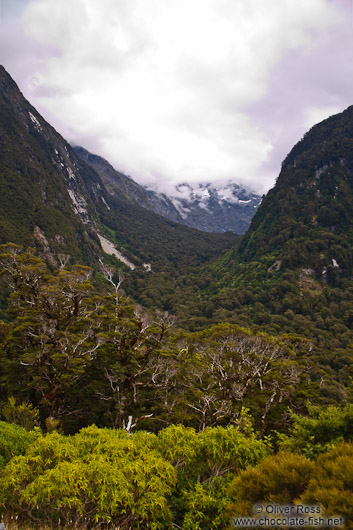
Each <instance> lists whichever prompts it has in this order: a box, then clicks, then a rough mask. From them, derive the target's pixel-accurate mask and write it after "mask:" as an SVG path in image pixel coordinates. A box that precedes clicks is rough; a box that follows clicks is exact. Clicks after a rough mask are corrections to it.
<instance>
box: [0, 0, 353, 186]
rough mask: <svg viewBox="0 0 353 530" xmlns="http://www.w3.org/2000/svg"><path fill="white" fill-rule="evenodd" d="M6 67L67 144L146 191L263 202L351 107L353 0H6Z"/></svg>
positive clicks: (1, 17)
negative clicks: (230, 188) (294, 156)
mask: <svg viewBox="0 0 353 530" xmlns="http://www.w3.org/2000/svg"><path fill="white" fill-rule="evenodd" d="M0 62H1V64H3V65H4V66H5V68H6V69H7V70H8V72H9V73H10V74H11V75H12V77H13V78H14V79H15V81H16V82H17V84H18V85H19V87H20V89H21V90H22V92H23V93H24V95H25V96H26V98H27V99H29V100H30V102H31V103H32V105H34V106H35V107H36V108H37V109H38V111H39V112H40V113H41V114H42V115H43V116H44V117H45V118H46V119H47V120H48V121H49V122H50V123H51V124H52V125H53V126H54V127H55V128H56V129H57V130H58V131H59V132H60V133H61V134H62V135H63V136H64V137H65V138H66V139H67V140H68V141H69V142H71V143H73V144H79V145H83V146H84V147H86V148H87V149H89V150H90V151H92V152H94V153H97V154H100V155H101V156H104V157H105V158H107V159H108V160H109V161H110V162H111V163H112V164H113V165H114V166H115V167H116V168H117V169H120V170H121V171H124V172H125V173H127V174H129V175H131V176H132V177H133V178H134V179H135V180H136V181H138V182H140V183H144V184H148V185H152V186H156V187H158V188H159V189H163V190H168V189H170V186H171V185H173V184H175V183H181V182H200V181H202V182H217V181H220V180H221V181H222V180H223V181H224V180H228V179H231V180H232V181H234V182H237V183H243V184H247V185H248V186H250V187H251V188H252V189H254V190H255V191H257V192H259V193H264V192H266V191H267V190H268V189H269V188H271V187H272V186H273V185H274V182H275V179H276V177H277V176H278V173H279V169H280V164H281V161H282V160H283V158H284V157H285V156H286V155H287V153H288V152H289V151H290V149H291V148H292V147H293V145H294V144H295V143H296V142H297V141H298V140H300V138H301V137H302V136H303V134H304V133H305V131H307V130H308V129H309V128H310V127H311V126H312V125H314V124H315V123H317V122H318V121H321V120H322V119H324V118H326V117H328V116H330V115H332V114H335V113H337V112H341V111H342V110H344V109H345V108H346V107H347V106H349V105H350V104H353V16H352V0H0Z"/></svg>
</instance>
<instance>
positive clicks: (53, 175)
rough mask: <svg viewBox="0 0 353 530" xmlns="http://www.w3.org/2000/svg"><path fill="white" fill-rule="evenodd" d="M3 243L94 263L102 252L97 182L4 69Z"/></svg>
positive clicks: (0, 140)
mask: <svg viewBox="0 0 353 530" xmlns="http://www.w3.org/2000/svg"><path fill="white" fill-rule="evenodd" d="M0 153H1V156H0V241H1V243H5V242H7V241H13V242H15V243H19V244H24V245H34V246H36V247H37V248H38V250H39V249H40V251H42V252H44V253H45V254H46V256H47V257H49V256H50V259H51V260H52V262H55V261H56V258H55V255H57V254H58V253H65V254H70V255H71V256H72V258H73V259H74V260H75V261H81V262H84V263H92V261H94V255H95V254H96V253H97V250H98V248H99V241H98V238H97V235H96V232H97V226H96V223H97V216H96V213H95V207H94V205H93V203H92V200H91V199H90V196H91V195H94V194H95V193H96V192H97V191H98V189H97V187H98V186H99V185H100V180H99V177H98V179H97V180H96V181H92V180H90V178H89V177H88V174H87V175H86V177H85V179H84V178H83V176H82V164H81V163H80V161H79V160H78V159H77V157H76V155H75V154H74V152H73V151H72V149H71V147H70V145H69V144H68V143H67V142H66V141H65V140H64V139H63V138H62V137H61V136H60V135H59V134H58V133H57V132H56V131H55V130H54V129H53V128H52V127H51V126H50V125H49V124H48V123H47V122H46V121H45V120H44V118H43V117H42V116H41V115H40V114H39V113H38V112H37V110H36V109H35V108H34V107H32V105H30V103H29V102H28V101H26V100H25V98H24V97H23V95H22V94H21V92H20V91H19V89H18V87H17V85H16V83H15V82H14V81H13V79H12V78H11V77H10V75H9V74H8V73H7V72H6V71H5V69H4V68H3V67H0Z"/></svg>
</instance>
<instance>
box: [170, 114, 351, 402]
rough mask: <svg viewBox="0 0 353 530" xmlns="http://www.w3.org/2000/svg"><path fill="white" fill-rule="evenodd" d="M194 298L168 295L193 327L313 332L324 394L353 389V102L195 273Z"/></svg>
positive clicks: (300, 148)
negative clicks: (238, 234) (230, 241)
mask: <svg viewBox="0 0 353 530" xmlns="http://www.w3.org/2000/svg"><path fill="white" fill-rule="evenodd" d="M181 289H183V287H181ZM189 298H191V299H192V300H194V302H192V303H189V305H188V307H185V305H183V304H182V302H181V300H182V295H181V294H180V292H176V294H175V295H174V296H172V297H171V298H170V299H169V300H168V303H169V307H170V311H172V312H174V313H176V314H177V315H178V316H179V318H182V319H183V323H184V325H185V326H188V327H189V328H190V329H199V328H202V327H204V326H205V325H207V324H206V323H208V324H209V323H219V322H225V321H227V322H231V323H234V324H237V325H240V326H244V327H250V328H251V329H253V330H257V331H261V332H267V333H270V334H274V335H276V334H283V333H286V334H290V336H293V335H297V336H301V337H306V339H307V340H308V341H309V342H310V344H311V353H310V356H309V357H308V359H310V360H311V361H313V362H314V363H315V366H316V372H315V374H314V376H313V377H314V379H315V380H316V381H317V382H320V389H318V392H320V394H321V396H322V397H323V399H324V400H325V401H326V402H330V401H332V400H334V401H342V400H345V399H348V398H349V396H351V379H350V375H351V373H352V368H353V366H352V344H353V107H349V108H348V109H347V110H346V111H344V112H343V113H341V114H338V115H336V116H332V117H330V118H328V119H327V120H325V121H323V122H322V123H319V124H318V125H316V126H314V127H313V128H312V129H311V130H310V131H308V132H307V133H306V134H305V136H304V138H303V139H302V140H301V141H300V142H298V144H297V145H295V146H294V148H293V149H292V150H291V152H290V153H289V154H288V156H287V157H286V158H285V160H284V162H283V164H282V169H281V172H280V175H279V177H278V179H277V182H276V185H275V186H274V188H273V189H272V190H271V191H270V192H269V193H268V194H267V196H266V197H265V198H264V199H263V201H262V203H261V205H260V206H259V208H258V210H257V212H256V214H255V216H254V218H253V220H252V222H251V225H250V228H249V230H248V231H247V233H246V234H245V235H244V237H243V238H242V240H241V241H240V244H239V246H237V247H234V248H233V249H231V250H230V251H228V252H227V253H225V254H223V255H222V256H221V257H220V258H218V259H217V260H215V261H214V262H213V263H212V264H211V265H206V266H205V267H204V268H203V269H202V272H201V273H200V274H199V275H198V277H194V283H193V294H192V296H190V294H189ZM196 301H197V303H196ZM189 307H190V311H189V310H188V308H189Z"/></svg>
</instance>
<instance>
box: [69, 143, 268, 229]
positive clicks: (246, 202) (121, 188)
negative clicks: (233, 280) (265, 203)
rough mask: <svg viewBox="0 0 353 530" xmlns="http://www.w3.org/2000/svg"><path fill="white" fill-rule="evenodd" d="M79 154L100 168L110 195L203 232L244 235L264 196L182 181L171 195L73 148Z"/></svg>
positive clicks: (233, 186)
mask: <svg viewBox="0 0 353 530" xmlns="http://www.w3.org/2000/svg"><path fill="white" fill-rule="evenodd" d="M74 150H75V152H76V154H77V155H78V156H79V157H80V158H81V159H82V160H84V161H85V162H87V163H88V164H89V165H90V166H92V167H93V168H94V169H95V170H96V171H98V173H99V175H100V177H101V179H102V180H103V181H104V184H105V186H106V188H107V190H108V191H109V192H110V193H111V194H115V195H120V194H121V193H123V194H124V195H127V196H128V197H129V198H130V199H131V200H132V201H136V202H138V204H139V205H140V206H143V207H144V208H146V209H147V210H150V211H152V212H155V213H157V214H158V215H161V216H163V217H166V218H167V219H170V220H171V221H175V222H177V223H181V224H183V225H186V226H189V227H191V228H197V229H198V230H202V231H204V232H227V231H233V232H235V233H237V234H244V233H245V232H246V230H247V229H248V227H249V225H250V221H251V219H252V217H253V216H254V214H255V212H256V210H257V208H258V206H259V204H260V202H261V197H260V196H259V195H256V194H255V193H252V192H250V191H248V190H246V189H245V188H242V187H241V186H238V185H237V184H234V183H226V184H223V185H218V186H215V185H212V184H196V185H190V184H180V185H178V186H176V187H175V189H174V191H173V192H172V193H171V194H170V195H166V194H165V193H159V192H158V191H157V190H154V189H149V188H145V187H143V186H140V185H139V184H137V183H136V182H134V181H133V180H132V179H131V178H130V177H127V176H126V175H124V174H123V173H120V172H119V171H116V170H115V169H114V168H113V167H112V166H111V165H110V164H109V162H107V161H106V160H104V158H101V157H100V156H97V155H93V154H92V153H89V152H88V151H87V150H86V149H84V148H83V147H74Z"/></svg>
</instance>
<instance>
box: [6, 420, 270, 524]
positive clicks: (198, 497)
mask: <svg viewBox="0 0 353 530" xmlns="http://www.w3.org/2000/svg"><path fill="white" fill-rule="evenodd" d="M190 442H192V443H190ZM267 452H268V448H267V447H266V445H265V444H264V443H263V442H261V441H258V440H256V437H255V436H254V434H251V435H249V434H248V435H245V434H242V433H241V432H240V431H239V430H238V429H236V428H234V427H231V428H228V429H223V428H216V429H212V428H211V429H206V430H205V431H203V432H201V433H199V434H197V433H196V432H195V430H193V429H188V428H185V427H182V426H173V427H169V428H167V429H165V430H162V431H161V432H160V433H159V436H158V437H157V436H155V435H153V434H147V433H144V432H137V433H134V434H131V435H130V436H129V435H128V434H127V432H126V431H125V430H109V429H98V428H97V427H95V426H91V427H88V428H86V429H83V430H81V431H80V432H79V433H78V434H76V435H75V436H72V437H68V436H63V435H61V434H58V433H52V434H47V435H45V436H41V437H39V438H38V439H37V441H36V443H35V444H32V445H31V446H29V447H28V449H27V451H26V453H25V454H24V455H22V456H15V457H14V458H13V459H12V460H11V461H10V462H9V463H8V464H7V466H6V467H5V469H4V471H3V473H2V475H1V478H0V491H1V494H0V495H1V502H2V503H3V505H4V506H5V513H6V515H7V517H10V516H11V515H13V514H17V515H18V516H19V518H20V520H21V521H22V520H25V518H28V517H29V518H30V519H31V520H32V521H40V522H41V523H42V524H51V525H55V524H60V525H69V524H71V525H72V526H73V527H74V526H75V525H84V526H89V525H92V524H94V523H103V522H105V523H111V524H112V525H115V526H117V525H118V526H120V528H126V529H127V528H132V527H133V528H139V527H142V528H154V529H158V528H170V527H171V526H170V525H171V524H172V517H173V518H174V521H176V520H177V521H178V522H177V523H176V524H179V523H180V524H182V525H183V528H184V529H185V530H186V529H188V528H192V527H193V528H202V529H205V528H221V527H222V528H223V527H225V526H224V525H225V524H226V521H225V520H224V513H223V504H224V503H223V501H222V495H223V493H224V492H225V488H226V485H227V484H228V483H229V480H230V477H231V476H232V475H233V473H234V472H237V471H238V470H240V469H244V468H245V467H246V466H247V465H249V464H255V463H256V462H258V461H259V460H260V459H261V458H263V457H264V456H265V455H266V454H267Z"/></svg>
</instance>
